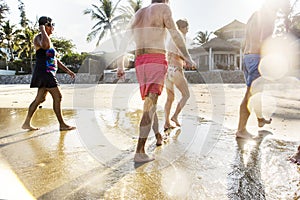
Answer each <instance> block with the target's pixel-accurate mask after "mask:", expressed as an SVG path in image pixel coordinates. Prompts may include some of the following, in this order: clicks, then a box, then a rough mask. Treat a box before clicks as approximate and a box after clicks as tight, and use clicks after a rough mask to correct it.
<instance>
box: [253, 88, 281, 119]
mask: <svg viewBox="0 0 300 200" xmlns="http://www.w3.org/2000/svg"><path fill="white" fill-rule="evenodd" d="M276 107H277V103H276V100H275V98H274V97H272V96H270V95H267V94H265V93H262V92H259V93H256V94H254V95H253V96H251V98H250V99H249V103H248V110H249V111H250V112H251V111H254V112H255V114H256V116H257V117H259V118H262V117H265V118H270V117H271V116H272V114H273V113H275V110H276Z"/></svg>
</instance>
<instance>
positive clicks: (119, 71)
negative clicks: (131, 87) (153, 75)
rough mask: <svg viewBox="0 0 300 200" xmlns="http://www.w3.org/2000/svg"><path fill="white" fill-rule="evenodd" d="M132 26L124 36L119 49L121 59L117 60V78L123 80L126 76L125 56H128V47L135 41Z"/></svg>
mask: <svg viewBox="0 0 300 200" xmlns="http://www.w3.org/2000/svg"><path fill="white" fill-rule="evenodd" d="M131 27H132V26H131V25H130V27H129V28H127V30H126V32H125V33H124V35H123V36H122V37H123V39H122V40H121V43H120V47H119V53H118V54H119V55H118V56H119V58H118V59H117V65H118V68H117V76H118V78H122V77H124V75H125V72H124V67H125V66H124V65H125V56H126V55H127V47H128V44H129V43H130V42H131V41H132V39H133V33H132V28H131Z"/></svg>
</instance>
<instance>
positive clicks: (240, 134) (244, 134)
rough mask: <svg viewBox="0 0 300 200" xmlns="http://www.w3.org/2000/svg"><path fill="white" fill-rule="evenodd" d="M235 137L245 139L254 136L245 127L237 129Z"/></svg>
mask: <svg viewBox="0 0 300 200" xmlns="http://www.w3.org/2000/svg"><path fill="white" fill-rule="evenodd" d="M236 138H240V139H246V140H248V139H252V140H253V139H255V138H254V136H253V135H252V134H251V133H249V132H248V131H247V130H246V129H245V130H243V131H237V132H236Z"/></svg>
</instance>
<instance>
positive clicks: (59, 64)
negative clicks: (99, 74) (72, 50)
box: [57, 60, 75, 78]
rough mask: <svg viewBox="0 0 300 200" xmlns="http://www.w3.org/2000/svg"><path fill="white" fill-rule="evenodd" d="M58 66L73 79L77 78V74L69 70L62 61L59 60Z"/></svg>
mask: <svg viewBox="0 0 300 200" xmlns="http://www.w3.org/2000/svg"><path fill="white" fill-rule="evenodd" d="M57 66H58V67H59V68H60V69H62V70H63V71H64V72H66V73H67V74H69V75H70V76H71V78H75V73H74V72H72V71H71V70H70V69H69V68H67V67H66V66H65V65H64V64H63V63H62V62H61V61H60V60H57Z"/></svg>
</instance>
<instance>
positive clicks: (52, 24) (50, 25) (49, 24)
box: [45, 22, 55, 27]
mask: <svg viewBox="0 0 300 200" xmlns="http://www.w3.org/2000/svg"><path fill="white" fill-rule="evenodd" d="M45 26H48V27H54V26H55V23H50V22H48V23H46V24H45Z"/></svg>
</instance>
